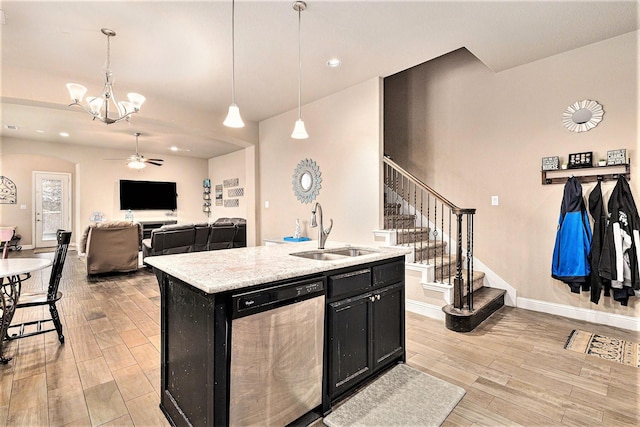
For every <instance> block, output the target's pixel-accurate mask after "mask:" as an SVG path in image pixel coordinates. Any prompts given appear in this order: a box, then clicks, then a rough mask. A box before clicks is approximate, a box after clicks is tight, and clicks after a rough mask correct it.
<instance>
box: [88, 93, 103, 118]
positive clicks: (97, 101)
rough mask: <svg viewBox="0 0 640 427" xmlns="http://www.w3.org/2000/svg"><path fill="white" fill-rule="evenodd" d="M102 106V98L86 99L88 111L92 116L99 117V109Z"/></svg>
mask: <svg viewBox="0 0 640 427" xmlns="http://www.w3.org/2000/svg"><path fill="white" fill-rule="evenodd" d="M102 104H104V98H100V97H97V96H96V97H88V98H87V105H89V111H91V114H93V115H99V114H100V109H101V108H102Z"/></svg>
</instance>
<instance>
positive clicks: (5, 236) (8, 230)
mask: <svg viewBox="0 0 640 427" xmlns="http://www.w3.org/2000/svg"><path fill="white" fill-rule="evenodd" d="M14 234H15V227H0V242H2V243H4V245H3V249H2V258H6V257H7V251H8V250H9V242H10V241H11V239H13V236H14Z"/></svg>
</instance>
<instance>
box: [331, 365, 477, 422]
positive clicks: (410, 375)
mask: <svg viewBox="0 0 640 427" xmlns="http://www.w3.org/2000/svg"><path fill="white" fill-rule="evenodd" d="M464 394H465V391H464V389H463V388H461V387H458V386H456V385H453V384H450V383H448V382H446V381H443V380H441V379H439V378H435V377H433V376H431V375H428V374H425V373H424V372H420V371H418V370H416V369H414V368H411V367H410V366H407V365H397V366H395V367H394V368H393V369H391V370H390V371H389V372H387V373H385V374H384V375H382V376H380V378H378V379H376V380H375V381H374V382H372V383H371V384H369V385H368V386H366V387H365V388H364V389H362V390H361V391H359V392H358V393H357V394H355V395H354V396H353V397H351V398H349V400H347V401H346V402H345V403H344V404H342V405H340V406H339V407H338V408H337V409H336V410H334V411H333V412H332V413H330V414H329V415H327V416H326V417H325V418H324V419H323V423H324V424H326V425H327V426H329V427H347V426H371V427H373V426H439V425H441V424H442V422H443V421H444V420H445V419H446V418H447V416H448V415H449V413H450V412H451V411H452V410H453V408H455V407H456V405H457V404H458V402H459V401H460V399H462V397H463V396H464Z"/></svg>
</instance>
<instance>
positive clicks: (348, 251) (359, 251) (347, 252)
mask: <svg viewBox="0 0 640 427" xmlns="http://www.w3.org/2000/svg"><path fill="white" fill-rule="evenodd" d="M328 252H329V253H332V254H336V255H343V256H361V255H369V254H375V253H378V251H374V250H372V249H364V248H340V249H329V250H328Z"/></svg>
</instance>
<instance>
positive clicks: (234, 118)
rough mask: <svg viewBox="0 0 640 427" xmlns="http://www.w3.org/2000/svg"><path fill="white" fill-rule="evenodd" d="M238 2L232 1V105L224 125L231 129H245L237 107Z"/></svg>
mask: <svg viewBox="0 0 640 427" xmlns="http://www.w3.org/2000/svg"><path fill="white" fill-rule="evenodd" d="M235 21H236V2H235V0H231V105H229V112H228V113H227V118H226V119H224V122H223V124H224V125H225V126H227V127H230V128H241V127H244V122H243V121H242V117H240V109H239V108H238V106H237V105H236V46H235V45H236V43H235V33H236V31H235Z"/></svg>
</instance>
